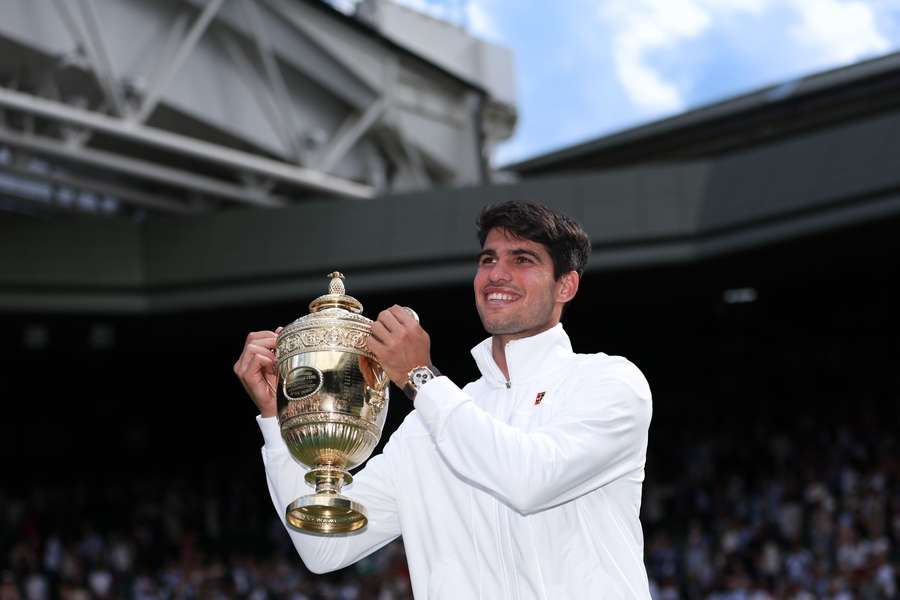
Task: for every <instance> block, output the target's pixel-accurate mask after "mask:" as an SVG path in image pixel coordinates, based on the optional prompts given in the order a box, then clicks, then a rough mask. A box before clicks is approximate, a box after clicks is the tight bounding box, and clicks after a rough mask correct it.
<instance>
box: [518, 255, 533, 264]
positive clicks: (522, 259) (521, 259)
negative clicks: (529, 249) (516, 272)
mask: <svg viewBox="0 0 900 600" xmlns="http://www.w3.org/2000/svg"><path fill="white" fill-rule="evenodd" d="M516 262H517V263H519V264H529V263H532V262H534V261H532V260H531V259H530V258H529V257H527V256H517V257H516Z"/></svg>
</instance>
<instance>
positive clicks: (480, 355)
mask: <svg viewBox="0 0 900 600" xmlns="http://www.w3.org/2000/svg"><path fill="white" fill-rule="evenodd" d="M491 340H492V338H487V339H486V340H484V341H482V342H481V343H480V344H478V345H477V346H475V347H474V348H472V357H473V358H474V359H475V363H476V364H477V365H478V369H479V370H480V371H481V374H482V375H483V376H484V378H485V379H486V380H487V381H488V382H490V383H491V384H493V385H498V386H499V385H506V383H507V381H506V378H505V377H504V376H503V371H501V370H500V367H498V366H497V363H496V362H494V357H493V355H492V354H491ZM505 351H506V367H507V369H509V383H510V384H513V385H514V384H516V383H519V382H526V381H528V380H530V379H533V378H535V377H540V376H542V375H546V374H547V372H548V370H553V369H554V368H555V367H556V366H558V365H559V363H560V359H563V358H565V357H567V356H571V355H572V354H573V352H572V343H571V342H570V341H569V336H568V335H567V334H566V332H565V330H563V326H562V323H558V324H557V325H556V326H554V327H551V328H550V329H548V330H547V331H542V332H541V333H539V334H537V335H533V336H531V337H527V338H522V339H518V340H513V341H511V342H509V343H508V344H506V348H505Z"/></svg>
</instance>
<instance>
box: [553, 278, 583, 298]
mask: <svg viewBox="0 0 900 600" xmlns="http://www.w3.org/2000/svg"><path fill="white" fill-rule="evenodd" d="M579 280H580V277H578V271H569V272H568V273H565V274H563V275H562V276H561V277H560V278H559V284H560V285H559V287H558V288H556V301H557V302H562V303H563V304H565V303H566V302H569V301H570V300H572V298H574V297H575V293H576V292H578V282H579Z"/></svg>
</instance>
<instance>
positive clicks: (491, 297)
mask: <svg viewBox="0 0 900 600" xmlns="http://www.w3.org/2000/svg"><path fill="white" fill-rule="evenodd" d="M487 299H488V300H504V301H509V300H512V299H513V297H512V296H511V295H509V294H500V293H498V292H494V293H492V294H488V296H487Z"/></svg>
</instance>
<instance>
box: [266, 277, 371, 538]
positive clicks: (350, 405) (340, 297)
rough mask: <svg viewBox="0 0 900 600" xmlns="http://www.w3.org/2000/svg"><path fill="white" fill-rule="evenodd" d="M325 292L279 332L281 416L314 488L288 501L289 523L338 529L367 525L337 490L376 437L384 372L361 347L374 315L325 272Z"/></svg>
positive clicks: (299, 527) (317, 529) (310, 529)
mask: <svg viewBox="0 0 900 600" xmlns="http://www.w3.org/2000/svg"><path fill="white" fill-rule="evenodd" d="M329 277H331V282H330V283H329V285H328V293H327V294H325V295H324V296H319V297H318V298H316V299H315V300H313V301H312V302H311V303H310V305H309V314H308V315H306V316H303V317H300V318H299V319H297V320H296V321H294V322H293V323H291V324H290V325H288V326H287V327H285V328H284V329H283V330H282V331H281V333H279V334H278V339H277V345H276V350H275V359H276V362H277V364H278V383H277V385H276V398H277V404H278V422H279V424H280V426H281V436H282V437H283V438H284V441H285V443H286V444H287V447H288V449H289V450H290V452H291V455H292V456H293V457H294V458H295V459H297V460H298V461H299V462H301V463H303V464H304V465H306V466H307V467H309V468H310V470H309V471H308V472H307V473H306V482H307V483H309V484H310V485H312V486H314V487H315V492H314V493H312V494H309V495H306V496H303V497H301V498H298V499H296V500H294V501H293V502H291V503H290V504H289V505H288V507H287V511H286V519H287V522H288V524H289V525H290V526H291V527H293V528H294V529H297V530H300V531H305V532H309V533H317V534H337V533H347V532H350V531H355V530H357V529H360V528H362V527H365V525H366V522H367V520H368V519H367V517H366V508H365V507H364V506H363V505H361V504H360V503H358V502H354V501H353V500H350V499H349V498H347V497H345V496H342V495H341V487H342V486H343V485H344V484H346V483H350V482H351V481H352V480H353V477H352V476H351V475H350V472H349V469H352V468H353V467H356V466H357V465H359V464H361V463H362V462H364V461H365V460H366V459H367V458H369V455H370V454H371V453H372V450H373V449H374V448H375V446H376V445H377V444H378V440H379V438H380V437H381V430H382V428H383V427H384V420H385V416H386V415H387V405H388V378H387V375H386V374H385V372H384V370H383V369H382V368H381V365H380V364H378V362H377V361H376V360H375V356H374V355H373V354H372V353H371V352H369V350H368V349H367V348H366V340H367V338H368V336H369V332H370V329H371V325H372V321H371V320H370V319H367V318H366V317H364V316H362V314H361V313H362V308H363V307H362V304H360V302H359V301H358V300H357V299H356V298H353V297H352V296H348V295H346V293H345V290H344V283H343V281H342V280H343V279H344V276H343V275H341V274H340V273H338V272H337V271H335V272H334V273H331V274H330V275H329Z"/></svg>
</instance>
